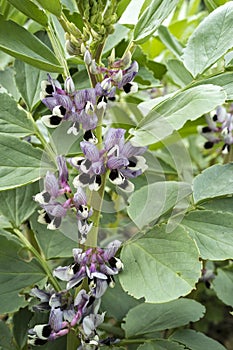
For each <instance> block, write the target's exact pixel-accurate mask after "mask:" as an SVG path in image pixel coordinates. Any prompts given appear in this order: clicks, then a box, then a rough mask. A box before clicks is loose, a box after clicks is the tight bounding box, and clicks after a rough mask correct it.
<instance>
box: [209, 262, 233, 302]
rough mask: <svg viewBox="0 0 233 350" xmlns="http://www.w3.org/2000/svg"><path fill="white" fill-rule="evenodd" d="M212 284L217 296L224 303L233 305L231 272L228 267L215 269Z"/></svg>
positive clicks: (232, 273) (232, 277) (232, 274)
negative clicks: (215, 273) (215, 274)
mask: <svg viewBox="0 0 233 350" xmlns="http://www.w3.org/2000/svg"><path fill="white" fill-rule="evenodd" d="M212 285H213V289H214V290H215V292H216V294H217V297H218V298H219V299H221V300H222V301H223V302H224V304H226V305H230V306H231V307H233V295H232V285H233V272H232V271H231V270H230V269H229V270H227V269H217V276H216V277H215V279H214V280H213V282H212Z"/></svg>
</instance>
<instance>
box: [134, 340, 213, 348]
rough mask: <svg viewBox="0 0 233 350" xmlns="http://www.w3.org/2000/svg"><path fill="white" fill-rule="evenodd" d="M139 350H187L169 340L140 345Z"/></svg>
mask: <svg viewBox="0 0 233 350" xmlns="http://www.w3.org/2000/svg"><path fill="white" fill-rule="evenodd" d="M137 350H185V347H184V346H183V345H180V344H177V343H175V342H172V341H169V340H165V339H159V340H153V341H150V342H146V343H144V344H142V345H140V346H139V347H138V349H137ZM211 350H212V349H211Z"/></svg>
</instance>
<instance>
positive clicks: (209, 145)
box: [204, 141, 214, 149]
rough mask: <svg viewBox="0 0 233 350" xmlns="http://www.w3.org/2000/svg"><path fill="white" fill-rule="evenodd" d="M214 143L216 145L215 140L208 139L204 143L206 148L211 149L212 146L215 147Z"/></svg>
mask: <svg viewBox="0 0 233 350" xmlns="http://www.w3.org/2000/svg"><path fill="white" fill-rule="evenodd" d="M213 145H214V143H213V142H211V141H207V142H206V143H205V144H204V148H205V149H210V148H212V147H213Z"/></svg>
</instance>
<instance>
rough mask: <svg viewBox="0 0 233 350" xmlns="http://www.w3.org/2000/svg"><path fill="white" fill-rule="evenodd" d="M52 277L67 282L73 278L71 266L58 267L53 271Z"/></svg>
mask: <svg viewBox="0 0 233 350" xmlns="http://www.w3.org/2000/svg"><path fill="white" fill-rule="evenodd" d="M53 276H55V277H57V278H59V279H60V280H61V281H69V280H70V279H71V278H72V277H73V276H74V272H73V270H72V268H71V266H59V267H57V268H56V269H55V270H54V271H53Z"/></svg>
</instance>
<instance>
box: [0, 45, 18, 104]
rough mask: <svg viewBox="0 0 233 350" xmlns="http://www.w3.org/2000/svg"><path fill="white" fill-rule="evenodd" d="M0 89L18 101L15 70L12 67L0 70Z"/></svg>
mask: <svg viewBox="0 0 233 350" xmlns="http://www.w3.org/2000/svg"><path fill="white" fill-rule="evenodd" d="M0 53H1V51H0ZM0 60H1V57H0ZM0 69H1V68H0ZM0 87H4V88H5V89H6V90H7V92H8V94H9V95H12V96H13V97H14V99H15V100H16V101H18V100H19V99H20V93H19V91H18V89H17V86H16V83H15V70H14V68H13V67H7V68H6V69H5V70H0Z"/></svg>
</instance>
